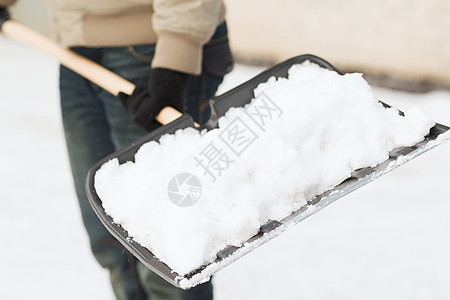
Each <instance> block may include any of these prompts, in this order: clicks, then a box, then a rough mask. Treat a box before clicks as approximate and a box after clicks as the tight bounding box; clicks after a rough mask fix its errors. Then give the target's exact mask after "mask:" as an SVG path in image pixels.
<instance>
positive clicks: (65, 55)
mask: <svg viewBox="0 0 450 300" xmlns="http://www.w3.org/2000/svg"><path fill="white" fill-rule="evenodd" d="M1 30H2V33H3V34H4V35H5V36H9V37H11V38H14V39H16V40H19V41H21V42H24V43H26V44H28V45H30V46H32V47H35V48H36V49H39V50H41V51H42V52H45V53H47V54H48V55H50V56H52V57H54V58H56V59H57V60H58V61H59V62H60V63H61V64H62V65H64V66H66V67H67V68H69V69H71V70H72V71H74V72H76V73H78V74H80V75H81V76H83V77H84V78H86V79H88V80H89V81H91V82H93V83H95V84H96V85H98V86H100V87H101V88H103V89H105V90H106V91H108V92H109V93H111V94H112V95H114V96H118V95H119V93H120V92H122V93H125V94H127V95H131V94H132V93H133V91H134V89H135V88H136V86H135V85H134V84H133V83H131V82H129V81H128V80H126V79H124V78H122V77H120V76H119V75H117V74H116V73H114V72H111V71H110V70H108V69H106V68H104V67H102V66H101V65H99V64H97V63H95V62H93V61H91V60H89V59H87V58H85V57H83V56H81V55H79V54H77V53H75V52H73V51H71V50H69V49H66V48H63V47H61V46H59V45H58V44H56V43H55V42H54V41H52V40H51V39H49V38H48V37H46V36H44V35H42V34H40V33H38V32H35V31H34V30H32V29H30V28H28V27H26V26H24V25H22V24H20V23H17V22H15V21H13V20H7V21H5V23H3V26H2V27H1ZM181 115H182V114H181V113H180V112H179V111H177V110H176V109H174V108H172V107H165V108H164V109H163V110H162V111H161V112H160V113H159V115H158V116H157V117H156V120H157V121H158V122H160V123H161V124H163V125H165V124H168V123H170V122H172V121H173V120H175V119H177V118H179V117H180V116H181Z"/></svg>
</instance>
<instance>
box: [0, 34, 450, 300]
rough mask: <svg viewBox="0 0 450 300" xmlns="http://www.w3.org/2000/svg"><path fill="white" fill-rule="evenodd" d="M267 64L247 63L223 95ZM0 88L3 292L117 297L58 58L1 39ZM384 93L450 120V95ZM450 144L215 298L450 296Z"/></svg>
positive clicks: (232, 273) (228, 275)
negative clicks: (70, 158)
mask: <svg viewBox="0 0 450 300" xmlns="http://www.w3.org/2000/svg"><path fill="white" fill-rule="evenodd" d="M260 71H261V69H259V68H253V67H248V66H242V65H238V66H237V68H236V69H235V71H233V72H232V73H231V74H230V75H229V76H228V77H227V78H226V80H225V82H224V85H223V86H222V87H221V91H225V90H228V89H230V88H232V87H234V86H237V85H238V84H240V83H242V82H244V81H245V80H246V79H249V78H251V77H253V76H254V75H256V74H257V73H258V72H260ZM0 90H1V93H0V105H1V109H0V124H1V126H0V132H1V134H0V136H1V142H0V145H1V147H0V155H1V157H2V158H1V159H0V177H1V178H0V179H1V180H0V185H1V189H0V224H1V226H0V235H1V237H2V242H1V244H0V245H1V248H0V283H1V284H0V285H1V289H0V298H1V299H38V300H39V299H61V298H64V299H69V300H70V299H87V300H89V299H92V300H94V299H113V296H112V292H111V289H110V287H109V282H108V275H107V274H106V273H105V272H104V271H102V270H101V269H100V268H99V267H98V266H97V265H96V263H95V261H94V259H93V258H92V257H91V254H90V252H89V249H88V242H87V238H86V236H85V233H84V229H83V227H82V225H81V220H80V217H79V213H78V208H77V204H76V198H75V195H74V192H73V190H72V187H71V179H70V172H69V167H68V162H67V158H66V154H65V145H64V139H63V136H62V130H61V125H60V117H59V105H58V100H57V66H56V62H55V61H53V60H51V59H49V58H47V57H46V56H44V55H41V54H39V53H37V52H36V51H34V50H32V49H29V48H27V47H25V46H22V45H19V44H17V43H14V42H12V41H9V40H6V39H4V38H2V37H0ZM374 92H375V95H377V96H378V97H379V98H380V99H382V100H384V101H386V102H387V103H389V104H391V105H393V106H396V107H398V108H400V109H401V110H404V111H405V110H407V109H408V108H409V107H411V106H415V105H417V106H419V107H421V108H425V109H426V111H427V112H428V113H429V114H430V115H432V116H433V118H434V119H435V120H436V121H437V122H439V123H443V124H447V125H449V124H450V114H449V113H448V112H449V111H450V93H449V92H444V91H437V92H432V93H427V94H412V93H406V92H397V91H392V90H387V89H379V88H375V89H374ZM449 150H450V145H448V144H447V145H442V146H440V147H438V148H436V149H434V150H432V151H430V152H427V153H426V154H424V155H423V156H421V157H419V158H416V159H414V160H413V161H411V162H408V164H406V165H404V166H402V167H401V168H399V169H397V170H395V171H393V172H391V173H389V174H387V175H385V176H383V177H382V178H380V179H378V180H376V181H374V182H372V183H371V184H369V185H367V186H366V187H364V188H362V189H359V190H358V191H355V192H354V193H352V194H350V195H348V196H346V197H345V198H343V199H341V200H339V201H337V202H336V203H334V204H333V205H331V206H329V207H327V208H326V209H324V210H323V211H321V212H319V213H317V214H315V215H314V216H312V217H310V218H308V219H306V220H305V221H303V222H302V223H300V224H298V225H297V226H295V227H294V228H292V229H290V230H289V231H287V232H285V233H284V234H283V235H281V236H279V237H278V238H276V239H274V240H272V241H270V242H269V243H267V244H266V245H264V246H262V247H260V248H258V249H257V250H255V251H254V252H252V253H250V254H248V255H247V256H245V257H243V258H241V259H240V260H238V261H236V262H234V263H233V264H232V265H230V266H228V267H227V268H225V269H223V270H222V271H220V272H218V273H217V274H216V275H215V276H214V279H213V280H214V286H215V292H214V295H215V299H216V300H227V299H258V300H260V299H263V300H264V299H280V300H290V299H293V300H294V299H295V300H297V299H313V300H314V299H317V300H320V299H330V298H331V299H337V300H339V299H346V300H347V299H349V300H353V299H355V300H356V299H392V300H399V299H405V300H406V299H408V300H409V299H433V300H445V299H448V295H449V294H450V286H449V285H448V282H449V278H450V258H449V257H448V253H449V252H450V241H449V240H448V239H447V238H446V237H447V236H449V234H450V213H449V212H450V201H449V195H450V185H449V184H448V182H449V180H450V175H449V173H448V170H449V169H450V160H449V159H448V153H449ZM24 287H26V288H24Z"/></svg>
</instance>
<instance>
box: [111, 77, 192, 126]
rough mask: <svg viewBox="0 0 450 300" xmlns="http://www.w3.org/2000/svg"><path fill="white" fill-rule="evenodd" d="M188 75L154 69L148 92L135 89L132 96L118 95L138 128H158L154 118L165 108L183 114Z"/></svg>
mask: <svg viewBox="0 0 450 300" xmlns="http://www.w3.org/2000/svg"><path fill="white" fill-rule="evenodd" d="M188 80H189V75H188V74H186V73H182V72H178V71H173V70H169V69H164V68H154V69H152V70H151V72H150V78H149V80H148V91H142V90H139V89H138V88H136V90H135V91H134V92H133V94H132V95H130V96H128V95H126V94H123V93H120V94H119V98H120V99H121V100H122V103H123V104H124V105H125V108H126V109H127V111H128V112H129V113H130V115H131V116H132V117H133V120H134V121H135V122H136V124H138V125H139V126H141V127H143V128H145V129H147V130H148V131H151V130H154V129H155V128H156V127H158V124H159V123H158V122H156V121H155V117H156V116H157V115H158V114H159V112H160V111H161V110H162V109H163V108H164V107H166V106H172V107H173V108H175V109H177V110H179V111H181V112H183V111H184V109H183V102H184V96H185V94H186V89H187V84H188Z"/></svg>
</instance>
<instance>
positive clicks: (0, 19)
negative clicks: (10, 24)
mask: <svg viewBox="0 0 450 300" xmlns="http://www.w3.org/2000/svg"><path fill="white" fill-rule="evenodd" d="M6 20H9V13H8V11H7V10H6V7H4V6H0V30H1V29H2V26H3V23H5V21H6Z"/></svg>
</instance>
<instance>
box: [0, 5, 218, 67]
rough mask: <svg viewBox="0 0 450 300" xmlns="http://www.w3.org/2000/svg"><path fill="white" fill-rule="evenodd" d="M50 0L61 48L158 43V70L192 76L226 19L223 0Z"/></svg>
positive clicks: (156, 65)
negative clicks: (162, 69)
mask: <svg viewBox="0 0 450 300" xmlns="http://www.w3.org/2000/svg"><path fill="white" fill-rule="evenodd" d="M14 1H15V0H0V4H4V5H5V4H11V3H12V2H14ZM45 1H46V2H47V4H48V7H49V12H50V20H51V25H52V32H53V36H54V38H55V39H56V41H57V42H58V43H59V44H61V45H62V46H65V47H71V46H87V47H97V46H98V47H100V46H127V45H139V44H152V43H156V50H155V57H154V59H153V62H152V66H153V67H164V68H169V69H174V70H177V71H181V72H186V73H191V74H200V73H201V64H202V47H203V45H204V44H205V43H206V42H207V41H208V40H209V39H210V38H211V37H212V35H213V33H214V31H215V29H216V27H217V25H219V24H220V23H221V22H223V20H224V15H225V9H224V4H223V2H222V0H45Z"/></svg>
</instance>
